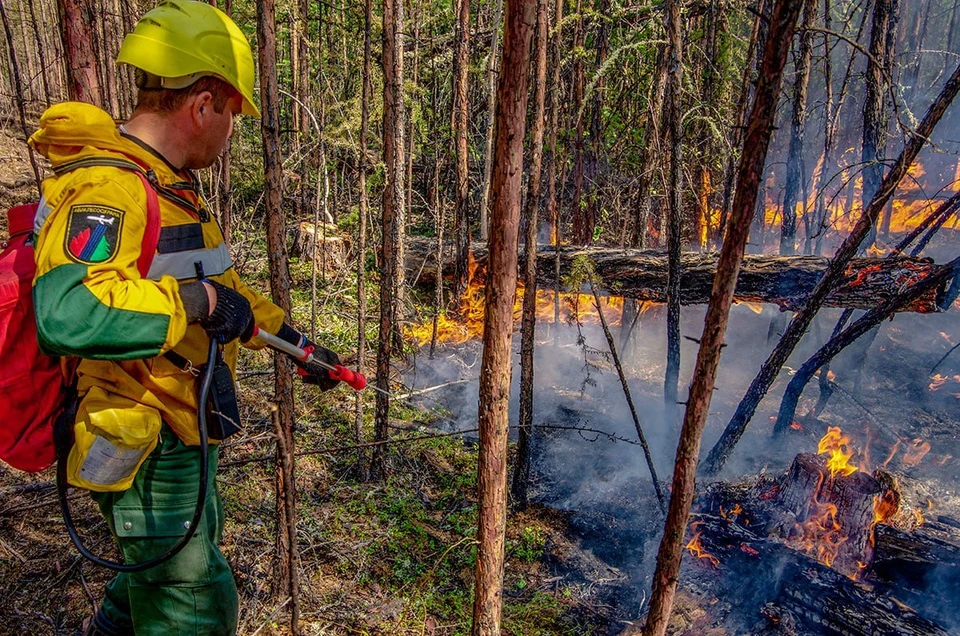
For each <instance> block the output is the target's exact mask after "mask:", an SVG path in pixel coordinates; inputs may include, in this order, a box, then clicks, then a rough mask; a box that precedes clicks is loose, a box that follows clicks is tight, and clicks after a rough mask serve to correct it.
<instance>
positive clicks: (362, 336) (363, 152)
mask: <svg viewBox="0 0 960 636" xmlns="http://www.w3.org/2000/svg"><path fill="white" fill-rule="evenodd" d="M372 26H373V7H372V0H364V1H363V77H362V79H361V81H362V82H363V89H362V96H361V99H360V156H359V157H358V158H357V173H358V181H359V183H358V186H357V187H358V189H359V190H360V223H359V224H358V226H357V370H358V371H360V372H361V373H362V372H363V368H364V362H365V358H366V353H367V324H366V323H367V287H366V285H367V282H366V275H365V267H366V260H367V259H366V256H367V215H368V214H369V212H368V207H369V204H368V202H367V170H368V169H369V166H368V164H367V134H368V133H369V127H370V98H371V97H372V95H373V85H372V82H371V75H372V54H371V50H370V49H371V44H372V42H371V29H372ZM354 431H355V436H356V440H357V442H358V443H359V442H361V441H362V440H363V395H361V392H360V391H357V394H356V418H355V420H354Z"/></svg>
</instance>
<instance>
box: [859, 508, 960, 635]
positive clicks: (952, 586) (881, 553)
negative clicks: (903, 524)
mask: <svg viewBox="0 0 960 636" xmlns="http://www.w3.org/2000/svg"><path fill="white" fill-rule="evenodd" d="M938 527H940V528H944V527H946V526H944V524H939V523H936V522H925V523H924V525H923V526H921V527H919V528H917V529H915V530H913V531H912V532H906V531H903V530H898V529H897V528H893V527H891V526H886V525H879V526H877V528H876V531H875V535H876V549H875V552H874V558H873V564H872V565H871V572H872V574H873V577H875V579H876V581H877V583H878V584H879V586H880V587H881V588H882V589H883V590H884V591H888V592H889V593H891V594H896V595H897V596H898V597H899V598H901V599H902V600H903V601H904V602H906V603H907V604H908V605H910V606H911V607H915V608H918V609H919V608H923V609H924V613H925V614H926V615H928V616H929V617H930V618H932V619H934V620H936V621H938V622H940V623H941V624H942V625H944V626H945V627H946V628H947V629H950V630H953V631H952V633H956V632H957V631H960V616H958V615H957V612H956V608H955V606H954V605H953V603H955V602H956V599H957V597H958V595H960V545H958V544H957V543H955V542H953V541H950V540H947V539H945V538H941V537H940V536H935V534H934V533H937V528H938ZM948 529H949V528H948ZM937 534H940V535H947V536H949V534H952V535H953V536H951V537H950V538H951V539H954V540H955V539H956V531H954V532H953V533H949V534H948V533H943V532H939V533H937Z"/></svg>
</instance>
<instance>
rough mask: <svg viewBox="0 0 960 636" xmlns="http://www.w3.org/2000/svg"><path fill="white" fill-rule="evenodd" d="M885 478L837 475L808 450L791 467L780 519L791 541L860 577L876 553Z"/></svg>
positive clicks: (779, 527)
mask: <svg viewBox="0 0 960 636" xmlns="http://www.w3.org/2000/svg"><path fill="white" fill-rule="evenodd" d="M880 494H881V488H880V483H879V482H878V481H877V480H876V479H875V478H874V477H872V476H870V475H868V474H866V473H864V472H859V471H858V472H854V473H852V474H847V475H845V474H843V473H840V472H838V473H836V474H831V473H830V471H829V469H828V468H827V463H826V462H825V461H824V460H823V459H821V458H820V457H819V456H817V455H813V454H810V453H802V454H800V455H797V457H796V458H795V459H794V460H793V465H792V466H791V467H790V470H789V471H788V472H787V477H786V479H785V480H784V484H783V487H782V488H781V490H780V494H779V496H778V498H777V503H778V504H779V505H780V506H781V507H782V508H783V509H784V510H785V511H787V512H788V513H789V514H785V515H783V517H782V518H781V519H779V520H776V521H774V526H775V528H776V530H778V531H779V534H780V535H781V536H783V537H785V538H786V539H787V541H788V542H789V543H791V544H794V545H795V546H797V547H799V548H800V549H802V550H803V551H804V552H806V553H807V554H810V555H811V556H815V557H816V558H817V560H818V561H820V562H821V563H824V564H825V565H828V566H830V567H832V568H834V569H835V570H837V571H838V572H840V573H842V574H846V575H847V576H850V577H855V576H857V575H858V574H859V573H860V571H861V570H862V569H863V568H864V567H866V564H867V563H870V561H871V560H872V558H873V546H872V545H871V539H872V536H873V524H874V505H875V500H876V498H877V497H879V496H880Z"/></svg>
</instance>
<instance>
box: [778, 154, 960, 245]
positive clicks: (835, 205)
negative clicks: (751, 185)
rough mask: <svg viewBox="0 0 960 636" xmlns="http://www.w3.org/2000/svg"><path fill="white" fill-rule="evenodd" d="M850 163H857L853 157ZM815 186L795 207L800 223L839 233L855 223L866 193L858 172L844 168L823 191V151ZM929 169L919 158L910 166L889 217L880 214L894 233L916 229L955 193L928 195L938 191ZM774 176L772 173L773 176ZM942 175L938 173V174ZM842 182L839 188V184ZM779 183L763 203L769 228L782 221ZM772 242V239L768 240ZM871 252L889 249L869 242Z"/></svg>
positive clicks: (946, 191)
mask: <svg viewBox="0 0 960 636" xmlns="http://www.w3.org/2000/svg"><path fill="white" fill-rule="evenodd" d="M847 152H848V153H851V154H852V153H853V152H855V149H854V148H850V149H848V150H847ZM849 163H850V165H854V164H856V160H855V159H853V160H851V161H850V162H849ZM812 175H813V187H812V188H811V189H810V191H809V195H808V197H807V200H806V201H798V202H797V204H796V205H797V208H796V216H797V225H798V227H800V226H804V224H805V223H807V222H809V224H810V227H811V228H813V229H814V231H816V228H817V227H818V226H819V225H820V224H821V223H822V226H823V227H825V228H829V229H830V230H831V231H833V232H837V233H839V234H840V235H843V234H846V233H848V232H849V231H850V230H851V229H853V226H854V225H855V224H856V222H857V219H858V218H859V217H860V212H861V210H862V196H863V176H862V174H860V173H859V172H856V173H854V172H852V171H850V170H842V171H841V173H840V178H839V180H837V181H835V182H834V183H831V184H828V185H829V187H830V189H828V190H827V192H821V188H822V187H823V186H822V185H821V181H822V177H823V155H822V154H821V156H820V159H819V161H818V163H817V165H816V167H815V168H814V171H813V173H812ZM926 175H927V170H926V168H924V166H923V164H922V163H921V162H919V161H917V162H914V163H913V164H912V165H911V166H910V168H909V169H908V170H907V175H906V176H905V177H904V179H903V180H902V181H901V182H900V185H899V187H898V188H897V191H896V193H895V195H894V197H893V198H892V200H891V203H890V206H889V208H888V210H886V211H884V212H883V214H882V217H883V216H886V215H888V214H889V219H884V218H881V223H882V224H883V225H884V226H886V224H887V223H889V232H891V233H893V234H903V233H906V232H910V231H911V230H913V229H915V228H916V227H917V226H918V225H919V224H920V222H921V221H922V220H923V218H924V216H925V215H926V214H927V213H929V212H930V210H932V209H933V207H935V206H936V205H938V204H939V203H940V202H941V201H940V198H941V197H942V198H945V197H947V196H950V195H951V194H953V191H952V190H950V189H948V190H944V191H943V192H940V193H938V198H932V197H931V196H929V193H930V192H935V191H936V188H933V189H931V188H929V187H927V186H928V185H932V184H928V183H927V182H928V179H926V178H925V177H926ZM772 178H774V177H773V176H772V175H771V179H772ZM937 178H938V179H939V177H937ZM837 183H839V185H840V187H839V190H836V189H835V188H836V185H837ZM775 185H776V184H775V183H773V182H771V183H769V184H768V188H767V190H766V192H767V195H766V204H765V206H764V210H765V211H764V223H765V224H766V226H767V227H768V228H776V227H778V226H779V225H780V218H781V208H782V202H781V201H780V200H778V199H777V198H776V196H777V193H778V192H779V190H778V188H776V187H774V186H775ZM821 195H822V196H823V202H818V198H820V197H821ZM821 207H822V208H823V209H824V212H823V214H824V217H825V218H823V219H822V221H821V219H820V218H819V217H818V214H819V209H820V208H821ZM768 243H769V242H768ZM868 250H870V251H869V252H868V253H869V254H870V255H871V256H883V255H885V254H886V252H887V250H885V249H883V248H882V247H881V246H870V247H869V248H868Z"/></svg>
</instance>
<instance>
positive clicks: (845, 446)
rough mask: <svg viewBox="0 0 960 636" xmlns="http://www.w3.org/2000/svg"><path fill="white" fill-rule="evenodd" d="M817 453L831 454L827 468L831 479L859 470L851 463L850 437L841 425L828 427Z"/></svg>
mask: <svg viewBox="0 0 960 636" xmlns="http://www.w3.org/2000/svg"><path fill="white" fill-rule="evenodd" d="M817 454H818V455H829V456H830V457H829V458H828V459H827V469H828V470H829V471H830V478H831V479H833V478H834V477H836V476H837V475H844V476H846V475H852V474H853V473H855V472H857V467H856V466H852V465H850V458H851V457H853V451H852V450H850V438H849V437H847V436H846V435H844V434H843V432H842V431H841V430H840V428H839V427H836V426H831V427H830V428H829V429H827V434H826V435H824V436H823V437H822V438H821V439H820V443H819V444H818V446H817Z"/></svg>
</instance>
